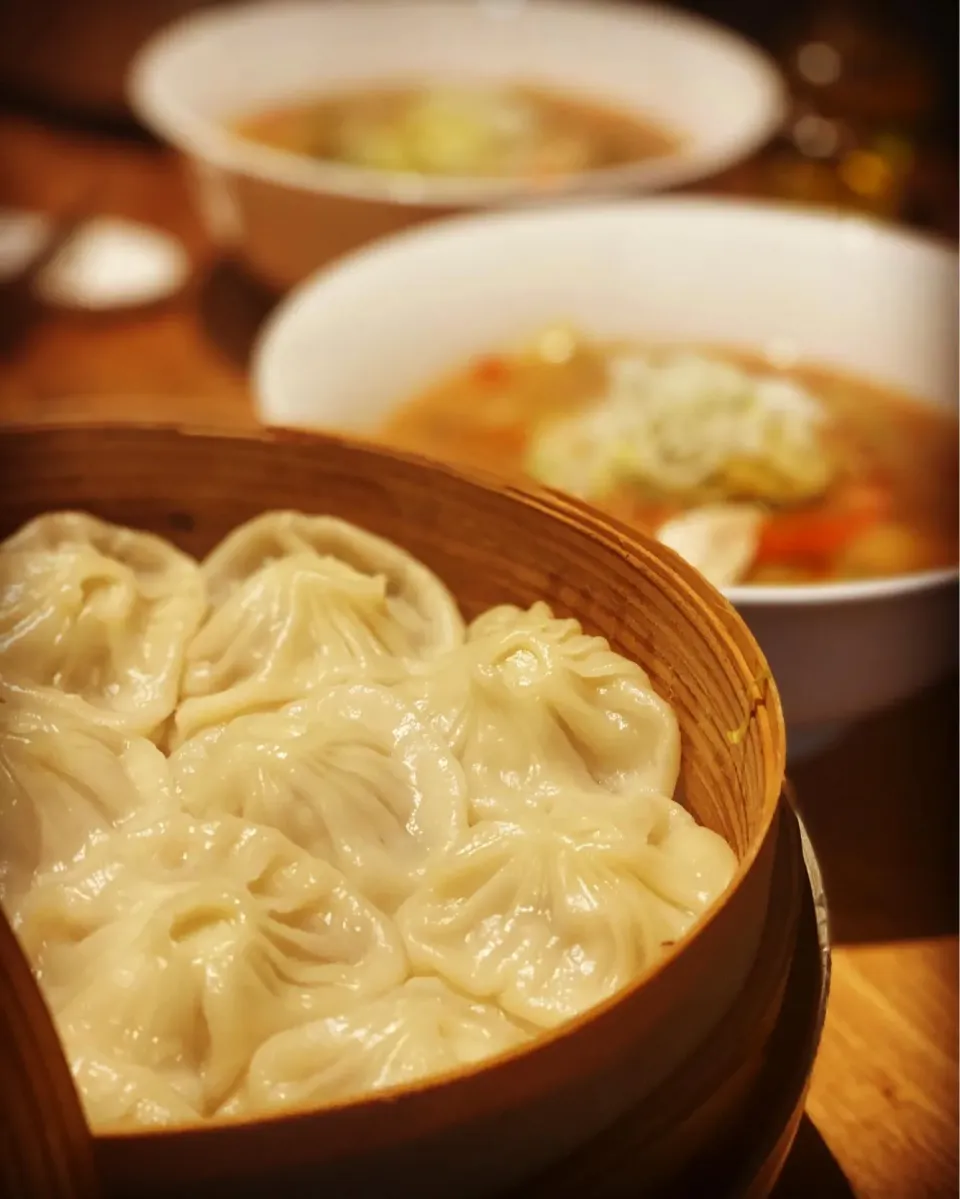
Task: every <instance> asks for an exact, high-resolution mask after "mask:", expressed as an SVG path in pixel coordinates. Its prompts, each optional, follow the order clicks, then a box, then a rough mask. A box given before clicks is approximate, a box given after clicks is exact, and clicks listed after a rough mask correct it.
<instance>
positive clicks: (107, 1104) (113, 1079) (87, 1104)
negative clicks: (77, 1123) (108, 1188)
mask: <svg viewBox="0 0 960 1199" xmlns="http://www.w3.org/2000/svg"><path fill="white" fill-rule="evenodd" d="M59 1032H60V1040H61V1041H62V1043H63V1048H64V1052H65V1053H66V1057H67V1061H68V1062H69V1063H70V1073H71V1074H72V1075H73V1081H74V1084H75V1085H76V1088H77V1090H78V1091H79V1093H80V1098H81V1099H82V1101H83V1109H84V1111H85V1112H86V1116H87V1122H88V1123H89V1124H90V1125H91V1126H92V1127H94V1128H98V1129H111V1128H124V1127H126V1128H137V1127H147V1128H150V1127H165V1126H169V1125H171V1124H197V1123H199V1122H200V1121H201V1120H202V1118H203V1107H204V1098H203V1088H202V1086H201V1085H200V1079H199V1077H198V1076H197V1075H195V1074H192V1073H191V1072H190V1070H189V1069H188V1068H184V1069H181V1070H173V1071H171V1073H170V1074H169V1075H168V1074H161V1073H159V1072H158V1071H156V1070H153V1069H151V1068H150V1067H149V1066H140V1065H138V1064H137V1063H136V1062H131V1061H129V1060H128V1059H127V1058H126V1057H124V1056H122V1055H121V1054H120V1053H118V1052H115V1051H114V1052H112V1051H110V1050H104V1049H102V1048H101V1047H100V1046H99V1045H98V1044H95V1043H93V1042H92V1041H91V1038H90V1033H89V1030H88V1029H85V1028H84V1026H83V1025H82V1024H78V1025H76V1026H74V1025H69V1026H66V1027H64V1026H63V1024H62V1022H61V1024H60V1028H59Z"/></svg>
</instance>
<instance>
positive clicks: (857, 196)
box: [0, 0, 957, 236]
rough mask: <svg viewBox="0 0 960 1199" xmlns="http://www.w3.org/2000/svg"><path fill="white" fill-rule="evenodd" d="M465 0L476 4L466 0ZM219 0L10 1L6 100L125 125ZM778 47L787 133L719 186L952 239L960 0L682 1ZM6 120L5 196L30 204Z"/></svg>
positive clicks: (0, 153) (58, 115)
mask: <svg viewBox="0 0 960 1199" xmlns="http://www.w3.org/2000/svg"><path fill="white" fill-rule="evenodd" d="M463 2H464V3H469V2H470V0H463ZM627 2H629V0H627ZM217 6H218V0H136V2H131V0H3V3H0V108H2V109H5V110H6V111H7V112H19V113H24V112H33V113H38V114H42V115H43V116H44V117H46V118H47V119H51V120H61V121H62V120H66V121H69V122H71V123H80V124H89V125H91V126H93V127H102V128H104V129H107V130H111V131H116V132H119V133H125V134H129V133H130V131H131V129H132V127H133V121H132V118H131V116H130V115H129V113H128V111H127V109H126V106H125V103H124V94H123V93H124V74H125V71H126V68H127V65H128V63H129V61H130V59H131V57H132V56H133V54H134V53H135V51H136V50H137V49H138V47H139V46H140V45H142V43H143V42H144V41H145V40H146V39H147V38H148V37H149V36H150V35H151V34H152V33H153V32H155V31H156V30H157V29H158V28H160V27H161V26H162V25H164V24H166V23H167V22H168V21H170V20H172V19H173V18H175V17H177V16H180V15H183V14H184V13H187V12H189V11H192V10H195V9H199V8H212V7H217ZM679 7H683V8H687V9H690V10H692V11H696V12H698V13H701V14H703V15H705V16H708V17H711V18H713V19H714V20H717V21H720V22H722V23H724V24H726V25H728V26H729V27H731V28H733V29H735V30H737V31H739V32H741V33H743V34H745V35H746V36H748V37H749V38H751V39H753V40H754V41H756V42H757V43H759V44H760V45H762V46H764V47H765V48H766V49H767V50H768V51H770V52H771V53H772V54H773V55H774V57H775V59H776V60H777V62H778V63H779V65H780V67H781V69H782V70H783V72H784V74H785V76H786V78H787V79H788V81H789V84H790V87H791V91H792V96H793V106H792V111H791V114H790V117H789V119H788V121H787V123H786V125H785V128H784V131H783V136H782V137H781V138H780V139H778V140H777V141H776V142H775V143H774V144H773V145H771V146H770V147H769V148H768V149H767V150H766V151H765V152H764V153H763V154H761V155H759V156H758V158H757V160H755V161H752V162H750V163H748V164H745V165H744V166H742V167H740V168H738V169H737V170H736V171H735V172H733V173H732V175H731V177H730V178H725V179H723V180H717V181H714V185H713V187H712V188H708V189H704V188H703V187H702V186H701V187H700V189H699V190H721V189H723V190H735V191H738V192H747V193H753V194H766V195H781V196H786V197H790V198H793V199H799V200H806V201H810V202H826V203H833V204H837V203H840V204H844V205H850V206H852V207H857V208H862V209H867V210H869V211H872V212H874V213H876V214H877V215H882V216H887V217H892V218H895V219H900V220H903V221H906V222H908V223H910V224H914V225H917V226H920V227H925V228H929V229H934V230H937V231H940V232H942V233H945V234H947V235H949V236H955V234H956V229H957V99H956V98H957V80H956V72H957V53H956V46H957V5H956V4H950V3H948V2H946V0H787V2H784V3H779V4H771V3H769V0H697V2H696V3H692V2H690V0H687V3H686V4H683V5H680V6H679ZM7 136H8V128H7V127H0V163H2V164H3V166H2V167H0V172H2V173H0V204H13V203H17V202H22V201H23V200H24V199H26V198H27V197H24V196H22V195H19V194H18V192H19V191H20V190H22V189H20V188H18V182H17V178H16V175H17V162H16V159H15V156H13V155H11V154H10V153H6V152H5V150H6V146H5V145H4V140H5V139H6V137H7Z"/></svg>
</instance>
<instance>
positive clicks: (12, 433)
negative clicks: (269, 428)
mask: <svg viewBox="0 0 960 1199" xmlns="http://www.w3.org/2000/svg"><path fill="white" fill-rule="evenodd" d="M0 472H2V473H0V477H2V479H3V481H4V484H3V488H2V496H0V535H2V536H7V535H9V534H10V533H11V532H13V530H14V529H16V528H17V527H18V526H19V525H20V524H22V523H23V522H24V521H26V520H28V519H30V518H31V517H33V516H35V515H37V514H39V513H41V512H44V511H50V510H56V509H65V508H74V509H78V508H79V509H84V510H86V511H90V512H93V513H95V514H96V515H98V516H101V517H103V518H105V519H108V520H113V521H117V522H121V523H125V524H128V525H131V526H133V527H137V528H143V529H147V530H150V531H152V532H155V533H158V534H161V535H163V536H165V537H168V538H169V539H170V540H172V541H173V542H175V543H176V544H178V545H180V546H181V547H182V548H184V549H186V550H188V551H190V552H192V553H195V554H198V555H201V554H204V553H206V552H207V551H208V550H209V549H210V548H211V547H212V546H213V545H214V544H215V543H216V542H217V541H219V540H220V539H221V538H222V537H223V536H224V535H225V534H226V533H228V532H229V531H230V530H231V529H233V528H234V527H235V526H236V525H238V524H240V523H241V522H243V521H245V520H247V519H249V518H250V517H253V516H255V515H257V514H259V513H261V512H263V511H264V510H266V509H277V508H294V509H300V510H302V511H306V512H325V513H332V514H334V515H337V516H340V517H343V518H345V519H347V520H351V521H354V522H355V523H357V524H358V525H361V526H363V527H365V528H367V529H370V530H371V531H373V532H375V533H378V534H380V535H381V536H384V537H388V538H390V539H391V540H393V541H395V542H397V543H398V544H399V545H402V546H404V547H405V548H406V549H407V550H409V551H410V552H411V553H413V554H414V555H416V556H417V557H418V558H420V559H421V560H422V561H424V562H425V563H426V564H427V565H428V566H430V567H431V568H432V569H433V570H434V571H436V572H437V574H438V575H439V576H440V577H441V578H442V579H443V580H444V581H445V582H446V583H447V585H448V586H449V587H450V588H451V590H452V591H453V593H454V594H455V595H456V597H457V599H458V601H459V602H460V605H461V607H462V609H463V612H464V615H465V616H466V617H468V618H469V617H472V616H475V615H476V614H477V613H479V612H480V611H482V610H484V609H485V608H487V607H490V606H492V605H494V604H497V603H515V604H519V605H529V604H530V603H532V602H534V601H535V600H538V599H545V600H547V601H548V602H549V603H550V604H551V605H552V607H553V609H554V611H555V612H556V613H557V614H558V615H570V616H575V617H576V618H577V619H579V620H580V621H581V623H582V624H583V626H584V628H585V630H586V631H588V632H591V633H596V634H601V635H603V636H604V637H606V638H607V639H608V640H609V642H610V644H611V645H612V646H613V648H615V649H616V650H618V651H619V652H620V653H622V654H624V655H625V656H627V657H629V658H631V659H633V660H635V661H637V662H639V663H640V664H641V665H642V666H643V667H644V669H645V670H647V672H648V673H649V674H650V677H651V679H652V680H653V683H654V685H655V687H656V689H657V691H658V692H659V693H660V694H661V695H662V696H664V697H665V698H666V699H667V700H668V701H669V702H670V703H671V704H672V706H673V708H674V710H675V712H676V714H677V717H678V719H679V722H680V726H681V733H682V742H683V754H682V764H681V784H680V792H679V795H680V798H682V799H683V801H684V803H685V804H686V805H687V806H688V807H689V809H690V810H691V811H692V812H693V813H694V814H695V815H696V817H697V818H698V820H700V821H701V822H702V823H704V824H706V825H708V826H709V827H711V828H713V829H715V830H716V831H718V832H720V833H721V834H723V835H724V836H725V837H726V838H727V839H728V841H729V842H730V843H731V844H732V846H733V847H734V849H735V850H736V852H737V855H738V858H739V868H738V871H737V874H736V876H735V879H734V881H733V883H732V884H731V886H730V888H729V889H728V891H727V892H726V893H725V895H724V896H723V897H722V899H721V900H720V901H719V902H718V903H717V904H716V905H714V907H713V908H712V909H711V911H710V912H709V913H708V914H707V916H706V918H705V919H704V920H703V921H702V922H701V924H700V925H699V926H698V927H697V929H696V930H695V931H694V932H693V934H692V935H691V936H690V937H688V938H686V939H685V940H684V941H683V942H681V943H680V944H679V945H678V946H676V947H675V948H674V949H672V950H671V951H669V952H668V954H667V955H666V956H665V957H664V958H663V960H662V961H661V962H660V963H658V965H657V966H656V967H655V968H654V969H653V970H652V971H650V972H648V973H647V974H646V975H645V976H643V977H641V978H640V979H638V980H637V981H636V983H635V984H634V985H632V986H631V987H629V988H627V989H625V990H624V991H623V992H621V993H619V994H618V995H616V996H614V997H613V998H612V999H610V1000H608V1001H607V1002H605V1003H603V1004H601V1005H600V1006H598V1007H597V1008H595V1009H593V1010H591V1011H589V1012H587V1013H585V1014H584V1015H582V1016H581V1017H579V1018H578V1019H576V1020H574V1021H571V1022H570V1023H568V1024H566V1025H564V1026H562V1027H561V1028H560V1029H558V1030H556V1031H555V1032H553V1033H551V1034H549V1035H547V1036H544V1037H543V1038H542V1039H539V1040H537V1041H536V1042H535V1043H534V1044H533V1045H532V1046H531V1047H528V1048H524V1049H523V1050H522V1051H521V1052H516V1053H513V1054H510V1055H505V1056H502V1057H499V1058H497V1059H495V1060H493V1061H491V1062H489V1063H487V1064H484V1065H483V1066H481V1067H479V1068H470V1069H463V1070H460V1071H457V1072H455V1073H451V1074H447V1075H444V1076H443V1077H442V1078H438V1079H436V1080H431V1081H428V1082H425V1083H423V1084H420V1085H417V1086H412V1087H407V1088H402V1089H397V1090H394V1091H390V1092H383V1093H381V1094H379V1095H377V1096H375V1097H371V1098H367V1099H361V1100H358V1101H355V1102H352V1103H348V1104H344V1105H340V1106H334V1107H329V1108H326V1109H323V1110H322V1111H319V1112H304V1113H302V1114H300V1113H297V1114H294V1115H288V1116H284V1117H282V1118H271V1119H263V1120H260V1121H256V1122H245V1123H242V1124H241V1123H226V1122H224V1123H221V1124H218V1125H209V1126H203V1127H193V1128H183V1129H180V1128H176V1129H167V1130H162V1131H150V1132H148V1131H143V1132H131V1133H120V1134H109V1135H96V1136H88V1135H84V1132H85V1126H84V1124H83V1118H82V1115H81V1111H80V1107H79V1104H78V1099H77V1096H76V1094H75V1092H74V1090H73V1088H72V1084H71V1081H70V1075H69V1072H68V1070H67V1069H66V1066H65V1063H64V1062H63V1060H62V1058H61V1057H60V1055H59V1054H57V1053H56V1052H55V1050H54V1046H55V1033H54V1030H53V1028H52V1025H51V1023H50V1020H49V1016H48V1015H47V1013H46V1009H45V1007H44V1005H43V1002H42V1000H41V998H40V994H39V991H38V990H37V989H36V987H35V986H34V984H33V981H32V978H31V977H30V975H29V971H27V970H26V967H25V963H24V962H23V960H22V958H20V956H19V953H18V951H17V950H16V945H15V941H14V939H13V937H12V935H11V934H10V931H9V929H8V928H6V927H5V926H2V925H0V968H2V972H3V979H2V981H3V984H4V993H3V997H2V999H0V1079H2V1087H3V1091H2V1099H0V1117H2V1120H3V1121H4V1122H5V1126H6V1127H9V1128H11V1129H12V1130H13V1135H12V1136H11V1137H9V1138H8V1144H7V1146H6V1151H5V1160H6V1165H5V1167H4V1168H5V1169H7V1172H8V1175H9V1178H10V1180H11V1181H10V1182H9V1183H8V1184H7V1190H8V1192H9V1193H10V1195H11V1196H25V1197H28V1199H33V1197H34V1196H37V1197H40V1196H42V1197H43V1199H66V1197H68V1196H70V1197H73V1196H84V1197H86V1196H88V1195H90V1196H92V1195H94V1194H96V1193H99V1194H102V1195H107V1196H118V1197H119V1196H127V1195H136V1196H138V1197H141V1196H142V1197H145V1199H146V1197H150V1196H158V1197H159V1196H161V1195H162V1196H170V1195H175V1194H177V1193H187V1194H194V1193H198V1194H204V1195H219V1194H224V1195H227V1194H229V1195H231V1196H237V1195H250V1196H255V1195H256V1196H259V1195H263V1196H266V1195H274V1194H280V1195H283V1196H285V1197H286V1196H292V1195H300V1194H304V1195H312V1194H315V1193H318V1191H319V1190H320V1189H322V1190H323V1192H324V1193H326V1194H330V1195H333V1196H336V1197H337V1199H352V1197H353V1196H366V1195H371V1196H373V1195H376V1196H378V1197H382V1199H391V1197H393V1196H398V1197H399V1196H401V1195H407V1194H408V1193H410V1192H411V1191H412V1190H413V1189H415V1190H416V1193H417V1194H418V1196H421V1197H423V1199H432V1197H434V1196H436V1197H439V1196H448V1195H456V1196H457V1197H458V1199H469V1197H471V1196H481V1195H483V1196H489V1195H494V1194H497V1193H502V1192H503V1191H505V1190H506V1189H508V1188H510V1187H516V1186H517V1185H518V1184H521V1183H522V1182H524V1180H527V1179H530V1178H532V1177H533V1176H534V1175H536V1174H537V1173H538V1172H541V1171H543V1170H544V1169H545V1168H546V1167H547V1166H549V1165H550V1164H552V1163H555V1162H557V1161H559V1160H560V1159H562V1158H564V1157H566V1156H568V1155H570V1154H571V1153H573V1152H574V1150H576V1149H577V1148H578V1147H580V1146H582V1145H584V1144H586V1143H587V1142H588V1141H589V1140H590V1139H591V1138H593V1137H595V1136H597V1134H599V1133H600V1132H601V1131H602V1130H603V1129H605V1128H607V1127H609V1126H611V1125H612V1124H614V1122H615V1121H616V1120H617V1119H618V1118H619V1117H621V1116H622V1115H623V1114H624V1113H626V1112H627V1111H628V1110H629V1111H631V1112H632V1118H633V1119H634V1120H635V1121H639V1122H640V1124H641V1125H642V1126H644V1127H647V1128H648V1129H649V1130H650V1136H648V1137H647V1138H646V1139H645V1140H644V1141H643V1142H642V1143H641V1144H640V1145H639V1146H638V1147H637V1150H636V1152H637V1153H639V1154H640V1155H641V1159H640V1164H641V1165H644V1166H648V1167H649V1169H648V1170H645V1171H644V1176H645V1177H646V1178H647V1179H648V1184H649V1186H648V1189H650V1190H653V1189H655V1188H656V1187H658V1186H661V1185H667V1184H669V1182H670V1180H671V1179H672V1178H675V1177H677V1176H678V1175H679V1173H680V1172H681V1170H682V1168H683V1167H684V1166H686V1165H687V1164H688V1163H689V1162H690V1160H691V1159H693V1158H695V1157H696V1156H697V1155H698V1154H701V1153H705V1152H709V1150H710V1149H711V1148H712V1147H714V1146H715V1145H716V1143H717V1141H718V1140H719V1139H722V1137H723V1136H724V1135H725V1133H726V1131H727V1130H728V1129H729V1127H731V1125H732V1123H733V1122H734V1121H735V1120H736V1118H737V1116H738V1114H739V1113H740V1112H741V1110H742V1107H743V1104H744V1102H745V1097H746V1095H747V1094H748V1092H749V1089H750V1086H751V1083H752V1081H753V1079H754V1078H755V1077H756V1076H757V1074H758V1072H759V1070H760V1068H761V1066H762V1063H763V1057H764V1050H765V1046H766V1044H767V1042H768V1041H769V1038H770V1035H771V1031H772V1029H773V1026H774V1024H775V1022H776V1018H777V1014H778V1012H779V1009H780V1006H781V1004H782V1000H783V992H784V986H785V982H786V978H787V976H788V973H789V969H790V962H791V956H792V946H793V941H794V938H795V934H796V921H797V912H798V910H799V896H800V894H801V892H800V883H799V868H798V866H797V857H796V854H795V853H792V852H790V850H789V846H788V845H787V843H786V838H785V836H784V835H783V834H782V825H783V821H782V820H781V812H780V807H779V797H780V793H781V787H782V784H783V772H784V760H785V735H784V727H783V718H782V713H781V710H780V704H779V699H778V697H777V692H776V688H775V686H774V684H773V682H772V680H771V679H770V676H769V672H768V669H767V666H766V663H765V661H764V659H763V657H762V655H761V654H760V651H759V649H758V648H757V645H756V643H755V642H754V640H753V639H752V637H751V635H750V634H749V632H748V631H747V629H746V627H745V626H744V624H743V623H742V621H741V620H740V618H739V617H738V616H737V615H736V613H735V612H734V610H733V608H732V607H731V606H730V605H729V604H728V603H727V602H726V601H725V600H724V599H723V598H722V597H721V596H720V595H719V594H718V593H717V592H716V591H714V590H713V588H711V587H710V586H709V584H707V583H706V582H705V581H704V580H703V579H702V578H701V577H700V576H699V575H698V574H697V573H696V572H695V571H693V570H692V569H691V568H690V567H688V566H687V565H686V564H685V563H683V562H682V561H681V559H679V558H678V557H677V556H676V555H674V554H672V553H670V552H669V551H668V550H666V549H665V548H664V547H662V546H660V545H659V544H657V543H655V542H653V541H652V540H650V539H647V538H645V537H644V536H642V535H640V534H638V533H636V532H634V531H632V530H628V529H626V528H623V527H620V526H618V525H615V524H612V523H611V522H609V521H608V520H606V519H604V518H602V517H600V516H599V515H597V514H595V513H594V512H592V511H591V510H589V509H588V508H586V507H584V506H582V505H581V504H579V503H578V502H576V501H573V500H569V499H566V498H562V497H559V496H554V495H550V494H546V493H542V494H540V493H537V494H531V493H528V492H519V491H514V490H512V489H511V488H510V487H508V486H505V485H504V484H503V483H501V482H499V481H496V480H492V479H484V478H481V477H476V478H470V477H467V476H463V475H460V474H458V473H456V472H454V471H451V470H449V469H447V468H445V467H443V466H439V465H436V464H433V463H429V462H426V461H425V460H421V459H418V458H414V457H411V456H407V455H402V454H398V453H395V452H393V451H390V450H387V449H384V448H382V447H374V446H369V445H364V444H362V443H358V442H349V441H344V440H341V439H336V438H332V437H320V436H315V435H307V434H300V433H293V434H290V433H270V434H264V433H259V432H258V433H255V434H250V435H244V434H238V435H224V434H222V433H211V432H205V431H197V430H183V429H175V428H166V427H144V426H119V425H117V426H108V425H104V426H81V425H74V426H68V427H51V426H46V427H42V428H40V427H34V428H9V429H6V430H4V431H2V432H0ZM27 1031H29V1033H30V1035H29V1037H28V1036H27ZM23 1097H26V1098H27V1099H28V1100H29V1102H28V1103H24V1102H23ZM94 1175H96V1177H94ZM5 1181H6V1180H5ZM5 1193H6V1192H5Z"/></svg>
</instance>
